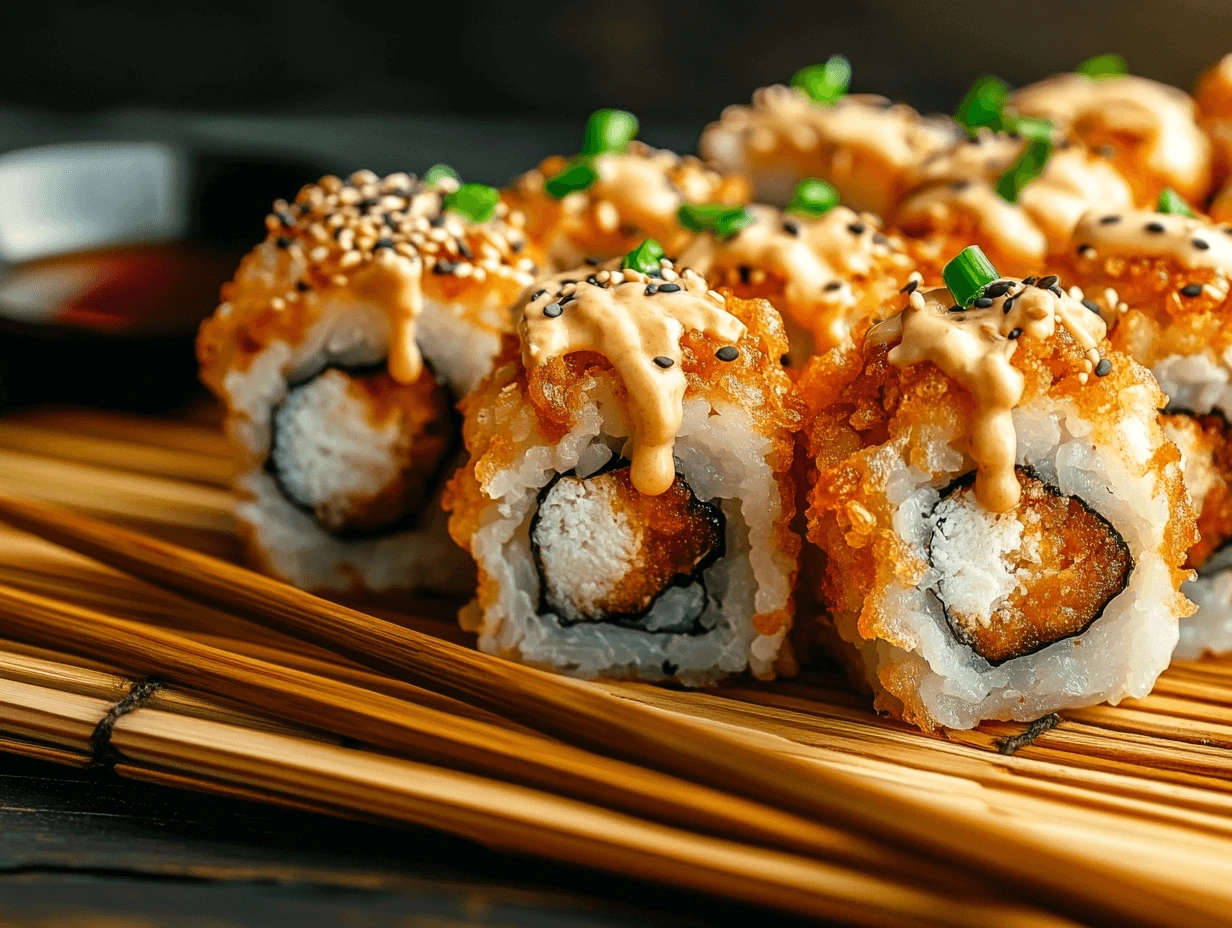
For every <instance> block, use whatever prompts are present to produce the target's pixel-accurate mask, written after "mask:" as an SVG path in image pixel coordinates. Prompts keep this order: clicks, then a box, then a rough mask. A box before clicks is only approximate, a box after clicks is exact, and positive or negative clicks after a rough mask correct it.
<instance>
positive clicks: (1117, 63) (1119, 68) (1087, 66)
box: [1074, 54, 1129, 79]
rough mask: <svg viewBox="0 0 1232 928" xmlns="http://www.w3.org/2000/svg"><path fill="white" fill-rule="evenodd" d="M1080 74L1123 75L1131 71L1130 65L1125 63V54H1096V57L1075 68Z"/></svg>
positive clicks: (1092, 75) (1099, 75) (1099, 76)
mask: <svg viewBox="0 0 1232 928" xmlns="http://www.w3.org/2000/svg"><path fill="white" fill-rule="evenodd" d="M1074 70H1075V71H1076V72H1078V73H1079V74H1085V75H1086V76H1087V77H1094V78H1097V79H1098V78H1101V77H1121V76H1122V75H1125V74H1128V73H1129V65H1128V64H1126V63H1125V57H1124V56H1123V55H1115V54H1108V55H1096V56H1095V57H1094V58H1088V59H1087V60H1086V61H1084V62H1083V63H1082V64H1080V65H1078V67H1076V68H1074Z"/></svg>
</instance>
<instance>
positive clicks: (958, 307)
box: [946, 303, 963, 313]
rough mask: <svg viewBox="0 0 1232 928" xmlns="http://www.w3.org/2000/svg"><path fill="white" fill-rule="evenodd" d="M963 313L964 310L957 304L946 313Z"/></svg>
mask: <svg viewBox="0 0 1232 928" xmlns="http://www.w3.org/2000/svg"><path fill="white" fill-rule="evenodd" d="M962 311H963V308H962V307H961V306H959V305H958V304H957V303H955V304H954V305H953V306H951V307H950V308H949V309H948V310H946V312H951V313H961V312H962Z"/></svg>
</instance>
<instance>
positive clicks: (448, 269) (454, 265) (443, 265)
mask: <svg viewBox="0 0 1232 928" xmlns="http://www.w3.org/2000/svg"><path fill="white" fill-rule="evenodd" d="M457 269H458V262H457V261H437V262H436V265H435V266H434V267H433V268H432V273H434V274H452V273H453V272H454V271H456V270H457Z"/></svg>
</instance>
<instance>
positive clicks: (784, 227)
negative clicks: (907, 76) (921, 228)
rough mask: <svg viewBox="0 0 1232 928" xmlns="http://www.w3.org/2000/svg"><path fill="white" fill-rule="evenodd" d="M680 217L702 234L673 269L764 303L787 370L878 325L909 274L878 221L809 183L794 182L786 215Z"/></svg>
mask: <svg viewBox="0 0 1232 928" xmlns="http://www.w3.org/2000/svg"><path fill="white" fill-rule="evenodd" d="M696 212H697V211H693V213H689V212H688V211H687V208H686V211H685V213H684V217H683V218H685V219H686V221H690V222H691V223H696V227H698V228H702V227H703V226H705V228H704V234H702V235H699V236H698V238H697V239H696V240H695V241H694V242H693V244H692V245H691V246H689V248H687V249H686V250H685V251H684V253H683V254H682V255H681V256H680V261H681V263H682V264H684V265H686V266H688V267H691V268H693V269H694V270H696V271H698V272H700V273H701V274H703V275H705V277H706V279H707V280H709V281H710V284H711V286H713V287H726V288H728V289H729V290H730V291H731V292H732V293H733V294H735V295H736V296H737V297H740V298H742V299H748V298H754V297H764V298H766V299H768V300H769V301H770V302H771V303H773V304H774V307H775V309H777V310H778V311H779V312H780V313H781V314H782V315H783V319H784V321H785V323H786V325H787V331H788V334H789V340H790V342H791V351H790V355H791V358H792V359H793V363H796V364H798V363H802V362H803V360H804V359H806V358H807V357H808V356H809V355H811V354H817V353H821V352H825V351H828V350H830V349H831V348H834V347H838V346H844V345H847V344H849V343H850V342H851V337H852V334H851V333H852V330H853V329H854V328H855V327H856V326H858V325H859V324H860V323H861V322H862V321H864V320H866V319H872V320H873V321H877V320H878V319H879V318H880V316H879V313H880V311H881V309H882V307H883V306H885V305H886V303H887V302H888V300H889V298H890V297H891V296H892V295H893V294H894V293H895V292H896V291H898V290H899V289H900V288H901V287H903V286H904V285H905V284H906V283H907V280H908V278H909V277H910V276H911V274H912V272H913V271H914V269H915V265H914V262H912V260H911V259H910V258H909V257H908V256H907V255H906V254H905V253H904V250H903V244H902V242H901V241H899V240H897V239H895V238H892V237H890V236H887V235H886V234H885V233H883V232H882V230H881V220H880V219H879V218H878V217H876V216H874V215H873V214H871V213H857V212H855V211H854V210H852V209H848V208H847V207H846V206H840V205H839V195H838V191H837V190H835V189H834V187H832V186H831V185H830V184H827V183H826V182H825V181H823V180H819V179H816V178H807V179H805V180H803V181H801V182H800V183H799V184H797V185H796V190H795V193H794V194H793V196H792V200H791V203H790V204H789V205H788V207H787V209H786V210H785V211H784V210H779V209H776V208H774V207H773V206H763V205H751V206H747V207H738V208H736V210H732V211H729V212H728V213H722V214H719V215H718V219H719V220H721V221H713V222H708V223H703V222H701V221H699V220H705V219H709V218H712V217H713V214H712V215H711V216H700V217H698V216H695V215H694V213H696Z"/></svg>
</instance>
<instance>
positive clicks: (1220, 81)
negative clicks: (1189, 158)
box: [1194, 54, 1232, 222]
mask: <svg viewBox="0 0 1232 928" xmlns="http://www.w3.org/2000/svg"><path fill="white" fill-rule="evenodd" d="M1194 99H1195V101H1196V102H1197V104H1198V113H1199V122H1200V124H1201V125H1202V128H1203V129H1204V130H1205V131H1206V134H1207V137H1208V138H1209V139H1210V140H1211V151H1212V153H1213V155H1214V177H1215V187H1216V191H1217V192H1216V193H1215V196H1214V198H1213V199H1212V200H1211V203H1210V206H1209V208H1208V210H1207V211H1208V212H1209V213H1210V216H1211V218H1212V219H1214V220H1216V221H1218V222H1232V54H1229V55H1224V56H1223V58H1221V59H1220V60H1219V61H1217V62H1216V63H1215V64H1214V65H1212V66H1211V67H1210V68H1208V69H1207V70H1206V71H1205V72H1203V74H1202V76H1201V77H1200V78H1198V84H1197V87H1196V88H1195V89H1194Z"/></svg>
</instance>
